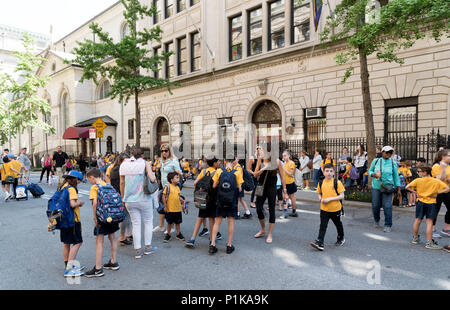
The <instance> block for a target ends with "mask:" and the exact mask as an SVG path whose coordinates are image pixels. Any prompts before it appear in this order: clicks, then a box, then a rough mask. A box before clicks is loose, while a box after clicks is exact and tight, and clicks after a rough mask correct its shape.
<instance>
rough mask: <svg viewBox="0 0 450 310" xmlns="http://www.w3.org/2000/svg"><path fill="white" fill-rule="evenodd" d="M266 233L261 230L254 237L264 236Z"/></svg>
mask: <svg viewBox="0 0 450 310" xmlns="http://www.w3.org/2000/svg"><path fill="white" fill-rule="evenodd" d="M265 235H266V233H262V232H259V233H257V234H256V235H254V237H255V238H261V237H264V236H265Z"/></svg>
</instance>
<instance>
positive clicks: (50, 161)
mask: <svg viewBox="0 0 450 310" xmlns="http://www.w3.org/2000/svg"><path fill="white" fill-rule="evenodd" d="M44 165H45V167H50V166H51V165H52V159H51V158H50V157H49V158H47V159H46V160H45V164H44Z"/></svg>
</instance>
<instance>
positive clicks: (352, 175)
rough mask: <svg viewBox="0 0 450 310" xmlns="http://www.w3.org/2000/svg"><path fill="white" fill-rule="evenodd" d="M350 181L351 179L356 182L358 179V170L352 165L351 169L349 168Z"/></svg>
mask: <svg viewBox="0 0 450 310" xmlns="http://www.w3.org/2000/svg"><path fill="white" fill-rule="evenodd" d="M350 179H352V180H358V179H359V172H358V168H356V167H355V166H353V165H352V167H351V168H350Z"/></svg>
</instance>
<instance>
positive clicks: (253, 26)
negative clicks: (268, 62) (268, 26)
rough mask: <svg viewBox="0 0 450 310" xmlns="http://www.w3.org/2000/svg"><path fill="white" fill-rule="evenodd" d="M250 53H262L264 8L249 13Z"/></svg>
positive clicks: (251, 54) (250, 54)
mask: <svg viewBox="0 0 450 310" xmlns="http://www.w3.org/2000/svg"><path fill="white" fill-rule="evenodd" d="M248 17H249V18H248V32H249V33H248V55H249V56H253V55H257V54H260V53H262V8H258V9H255V10H252V11H249V13H248Z"/></svg>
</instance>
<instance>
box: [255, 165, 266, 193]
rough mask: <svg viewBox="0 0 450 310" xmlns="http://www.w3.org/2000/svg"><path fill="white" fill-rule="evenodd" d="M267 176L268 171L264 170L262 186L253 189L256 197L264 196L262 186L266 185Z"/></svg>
mask: <svg viewBox="0 0 450 310" xmlns="http://www.w3.org/2000/svg"><path fill="white" fill-rule="evenodd" d="M268 174H269V171H267V170H266V176H265V177H264V182H263V184H262V185H258V186H256V189H255V195H256V197H262V196H263V195H264V186H265V185H266V180H267V175H268Z"/></svg>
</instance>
